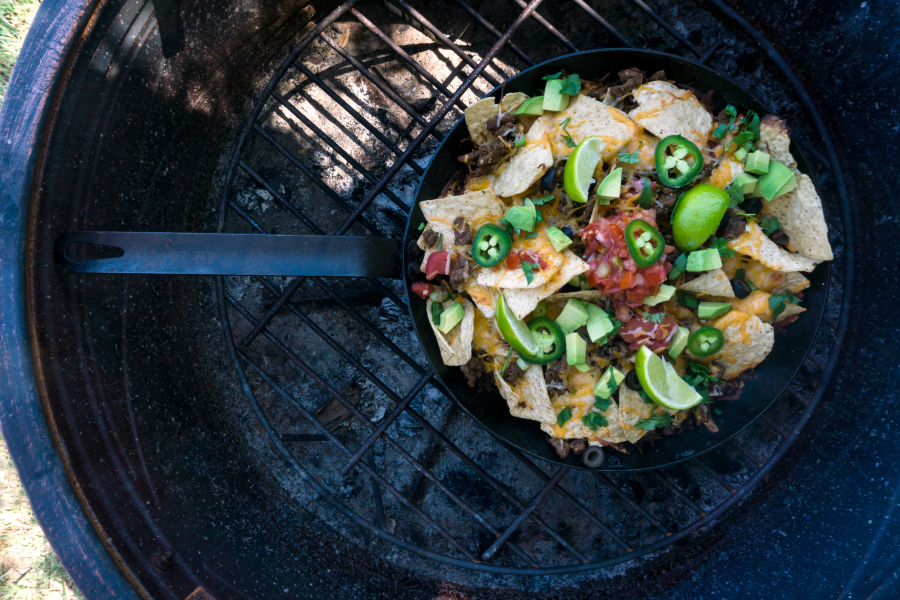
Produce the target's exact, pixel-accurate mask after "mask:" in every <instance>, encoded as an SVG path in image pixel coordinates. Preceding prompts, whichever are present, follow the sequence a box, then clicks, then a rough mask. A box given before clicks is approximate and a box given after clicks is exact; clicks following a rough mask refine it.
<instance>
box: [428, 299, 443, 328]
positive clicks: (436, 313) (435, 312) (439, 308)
mask: <svg viewBox="0 0 900 600" xmlns="http://www.w3.org/2000/svg"><path fill="white" fill-rule="evenodd" d="M442 312H444V305H443V304H441V303H440V302H435V303H433V304H432V305H431V320H432V322H433V323H434V324H435V325H440V324H441V313H442Z"/></svg>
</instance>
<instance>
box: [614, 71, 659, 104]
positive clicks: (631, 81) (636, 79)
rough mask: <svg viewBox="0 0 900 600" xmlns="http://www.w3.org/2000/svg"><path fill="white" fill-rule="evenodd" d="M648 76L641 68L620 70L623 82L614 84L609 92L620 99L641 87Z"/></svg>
mask: <svg viewBox="0 0 900 600" xmlns="http://www.w3.org/2000/svg"><path fill="white" fill-rule="evenodd" d="M663 75H665V73H663ZM646 78H647V74H646V73H644V72H643V71H641V70H640V69H625V70H624V71H619V81H620V82H621V83H620V85H614V86H612V87H611V88H609V94H610V96H612V98H613V100H618V99H620V98H622V97H623V96H626V95H628V94H630V93H631V92H633V91H634V90H635V89H637V88H638V87H640V86H641V84H643V83H644V80H645V79H646Z"/></svg>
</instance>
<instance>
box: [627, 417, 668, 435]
mask: <svg viewBox="0 0 900 600" xmlns="http://www.w3.org/2000/svg"><path fill="white" fill-rule="evenodd" d="M671 424H672V417H671V415H668V414H665V415H650V416H649V417H647V418H646V419H642V420H640V421H638V422H637V423H635V424H634V428H635V429H643V430H644V431H653V430H654V429H656V428H657V427H668V426H669V425H671Z"/></svg>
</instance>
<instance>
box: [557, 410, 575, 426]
mask: <svg viewBox="0 0 900 600" xmlns="http://www.w3.org/2000/svg"><path fill="white" fill-rule="evenodd" d="M571 418H572V409H571V408H569V407H568V406H567V407H565V408H564V409H562V410H561V411H559V414H558V415H556V424H557V425H559V426H560V427H562V426H563V425H565V424H566V421H568V420H569V419H571Z"/></svg>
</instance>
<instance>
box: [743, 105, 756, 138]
mask: <svg viewBox="0 0 900 600" xmlns="http://www.w3.org/2000/svg"><path fill="white" fill-rule="evenodd" d="M744 127H746V128H747V131H749V132H750V133H752V134H753V141H754V142H755V141H757V140H759V115H758V114H756V113H755V112H753V111H752V110H748V111H747V116H745V117H744Z"/></svg>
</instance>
